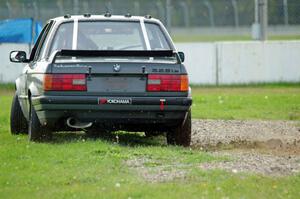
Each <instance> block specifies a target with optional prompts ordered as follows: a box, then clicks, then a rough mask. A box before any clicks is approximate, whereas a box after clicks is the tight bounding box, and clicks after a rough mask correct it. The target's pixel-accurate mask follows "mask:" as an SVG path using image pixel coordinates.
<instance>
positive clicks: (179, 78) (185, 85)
mask: <svg viewBox="0 0 300 199" xmlns="http://www.w3.org/2000/svg"><path fill="white" fill-rule="evenodd" d="M188 89H189V81H188V76H187V75H148V83H147V91H151V92H155V91H156V92H160V91H177V92H179V91H184V92H186V91H188Z"/></svg>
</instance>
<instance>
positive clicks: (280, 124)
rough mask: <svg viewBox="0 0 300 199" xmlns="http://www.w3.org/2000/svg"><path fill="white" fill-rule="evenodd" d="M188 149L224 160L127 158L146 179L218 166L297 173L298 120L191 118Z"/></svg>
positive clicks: (234, 170)
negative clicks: (183, 161) (154, 161)
mask: <svg viewBox="0 0 300 199" xmlns="http://www.w3.org/2000/svg"><path fill="white" fill-rule="evenodd" d="M191 149H194V150H199V151H206V152H208V153H210V154H211V155H213V156H218V157H227V158H222V159H224V160H223V161H214V162H209V163H207V162H206V163H202V164H192V165H182V164H180V163H176V161H174V162H173V163H172V164H162V165H159V166H155V167H150V168H149V167H147V166H145V165H147V164H148V163H151V161H152V160H151V159H147V158H139V159H132V160H128V161H127V162H126V164H127V165H128V166H130V167H132V168H133V169H134V170H135V171H136V172H138V173H139V175H140V176H142V177H143V178H144V179H146V180H147V181H149V182H163V181H170V180H173V179H183V178H185V176H186V174H187V173H188V171H189V169H191V168H199V169H201V170H210V169H221V170H226V171H228V172H232V173H250V174H258V175H262V176H275V177H283V176H289V175H294V174H297V173H299V172H300V121H294V122H293V121H239V120H193V122H192V144H191Z"/></svg>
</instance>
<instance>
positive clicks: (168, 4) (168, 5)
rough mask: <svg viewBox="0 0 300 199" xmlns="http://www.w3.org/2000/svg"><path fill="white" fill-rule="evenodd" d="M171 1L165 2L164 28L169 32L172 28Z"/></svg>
mask: <svg viewBox="0 0 300 199" xmlns="http://www.w3.org/2000/svg"><path fill="white" fill-rule="evenodd" d="M171 6H172V5H171V0H166V26H167V29H168V31H169V32H171V26H172V13H171V9H172V7H171Z"/></svg>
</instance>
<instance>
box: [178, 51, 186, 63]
mask: <svg viewBox="0 0 300 199" xmlns="http://www.w3.org/2000/svg"><path fill="white" fill-rule="evenodd" d="M178 55H179V58H180V60H181V62H184V60H185V56H184V52H178Z"/></svg>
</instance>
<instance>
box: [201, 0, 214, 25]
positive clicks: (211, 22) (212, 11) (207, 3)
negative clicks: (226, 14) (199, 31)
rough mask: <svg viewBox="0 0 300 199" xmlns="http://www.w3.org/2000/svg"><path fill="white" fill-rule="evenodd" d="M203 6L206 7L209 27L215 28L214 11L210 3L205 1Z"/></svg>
mask: <svg viewBox="0 0 300 199" xmlns="http://www.w3.org/2000/svg"><path fill="white" fill-rule="evenodd" d="M203 3H204V5H205V6H206V7H207V9H208V14H209V20H210V25H211V27H215V17H214V9H213V7H212V5H211V3H210V2H209V1H207V0H205V1H204V2H203Z"/></svg>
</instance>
